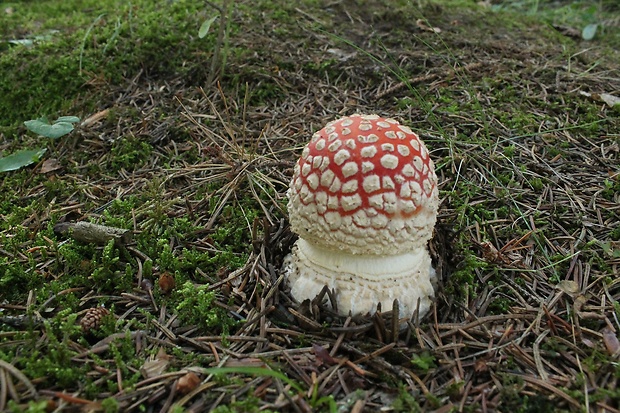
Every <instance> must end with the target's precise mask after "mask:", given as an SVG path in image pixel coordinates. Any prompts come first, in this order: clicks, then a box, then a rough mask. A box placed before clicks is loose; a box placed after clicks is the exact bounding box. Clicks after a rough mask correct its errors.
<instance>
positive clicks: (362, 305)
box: [285, 238, 435, 316]
mask: <svg viewBox="0 0 620 413" xmlns="http://www.w3.org/2000/svg"><path fill="white" fill-rule="evenodd" d="M429 269H430V271H429ZM285 271H286V273H287V275H288V280H289V283H290V285H291V294H292V295H293V296H294V297H296V298H297V299H298V300H299V301H303V300H304V299H306V298H308V299H313V298H314V297H315V296H317V295H318V294H319V293H320V292H321V289H322V288H323V287H324V286H325V285H326V286H327V287H328V288H329V289H330V290H334V291H335V292H336V296H337V297H338V306H339V308H338V312H339V313H340V314H348V313H349V312H350V313H351V314H359V313H364V312H370V313H374V312H375V311H376V309H377V304H378V303H381V308H383V309H384V310H387V309H391V308H392V303H393V301H394V299H398V302H399V306H400V316H403V315H406V316H409V315H411V314H413V313H414V312H415V311H416V310H418V311H419V312H420V314H425V313H426V312H427V311H428V309H429V308H430V304H431V297H433V295H434V293H433V286H432V283H431V279H432V278H434V276H435V271H434V269H433V268H432V264H431V258H430V255H429V253H428V250H427V249H426V247H422V248H418V249H416V250H414V251H412V252H407V253H402V254H398V255H359V254H351V253H347V252H343V251H338V250H335V249H326V248H323V247H320V246H316V245H313V244H311V243H309V242H307V241H305V240H304V239H301V238H300V239H298V240H297V243H296V244H295V246H294V247H293V254H291V255H289V256H288V258H287V262H286V263H285ZM418 300H419V307H418ZM369 309H370V310H369Z"/></svg>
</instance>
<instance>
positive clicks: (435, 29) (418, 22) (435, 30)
mask: <svg viewBox="0 0 620 413" xmlns="http://www.w3.org/2000/svg"><path fill="white" fill-rule="evenodd" d="M415 24H416V26H418V28H419V29H422V30H424V31H425V32H433V33H441V29H440V28H439V27H431V26H429V25H428V24H426V21H424V20H423V19H418V20H416V22H415Z"/></svg>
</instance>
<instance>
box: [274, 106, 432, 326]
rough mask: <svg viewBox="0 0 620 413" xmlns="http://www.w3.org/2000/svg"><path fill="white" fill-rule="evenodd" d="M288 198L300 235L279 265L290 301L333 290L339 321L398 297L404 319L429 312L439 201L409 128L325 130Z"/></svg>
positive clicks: (372, 118) (386, 122)
mask: <svg viewBox="0 0 620 413" xmlns="http://www.w3.org/2000/svg"><path fill="white" fill-rule="evenodd" d="M287 195H288V198H289V201H288V212H289V221H290V225H291V229H292V231H293V232H295V233H296V234H297V235H299V239H298V240H297V241H296V243H295V245H294V246H293V249H292V251H291V254H289V255H288V256H287V257H286V259H285V262H284V266H283V270H284V272H285V276H286V277H287V280H288V283H289V285H290V288H291V294H292V296H293V298H295V299H296V300H297V301H299V302H301V301H303V300H305V299H313V298H315V297H316V296H317V295H318V294H319V293H320V292H321V290H322V289H323V288H324V286H327V287H328V288H329V289H330V290H332V291H334V292H335V296H336V307H337V310H338V313H340V314H341V315H347V314H349V313H350V314H352V315H356V314H366V313H374V312H375V311H376V310H377V305H378V304H379V303H381V308H383V309H391V308H392V305H393V301H394V300H395V299H398V302H399V312H400V314H399V316H400V317H401V318H402V317H411V316H412V315H413V314H414V313H415V312H416V311H418V314H419V316H423V315H424V314H426V312H428V309H429V308H430V304H431V299H432V297H433V295H434V291H433V286H432V283H431V280H432V279H433V278H434V277H435V271H434V269H433V267H432V263H431V258H430V255H429V252H428V249H427V244H428V241H429V239H430V238H431V237H432V234H433V227H434V226H435V222H436V220H437V209H438V205H439V194H438V188H437V175H436V174H435V169H434V165H433V161H432V160H431V159H430V156H429V153H428V150H427V149H426V146H425V145H424V143H423V142H422V141H421V140H420V139H419V138H418V136H417V135H416V134H415V133H413V132H412V131H411V129H409V128H408V127H406V126H403V125H400V124H399V123H398V122H397V121H395V120H394V119H389V118H381V117H379V116H377V115H359V114H356V115H351V116H347V117H344V118H341V119H338V120H335V121H332V122H330V123H328V124H327V125H326V126H325V127H324V128H323V129H321V130H320V131H318V132H316V133H315V134H314V135H313V136H312V139H311V141H310V142H309V143H308V145H307V146H306V147H305V148H304V150H303V152H302V155H301V158H300V159H299V162H298V163H297V164H296V165H295V170H294V174H293V177H292V180H291V184H290V188H289V190H288V192H287Z"/></svg>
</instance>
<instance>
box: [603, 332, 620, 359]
mask: <svg viewBox="0 0 620 413" xmlns="http://www.w3.org/2000/svg"><path fill="white" fill-rule="evenodd" d="M602 333H603V343H605V348H606V349H607V352H608V353H609V354H610V355H612V356H616V355H618V354H620V341H618V336H616V333H614V332H613V331H612V330H611V328H609V327H605V328H604V329H603V331H602Z"/></svg>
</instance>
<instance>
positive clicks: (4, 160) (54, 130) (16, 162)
mask: <svg viewBox="0 0 620 413" xmlns="http://www.w3.org/2000/svg"><path fill="white" fill-rule="evenodd" d="M79 121H80V118H78V117H75V116H61V117H59V118H58V119H56V120H55V121H54V122H53V123H50V122H49V121H48V120H47V118H45V117H42V118H39V119H33V120H28V121H26V122H24V125H26V128H28V130H30V131H32V132H34V133H36V134H37V135H40V136H43V137H46V138H50V139H58V138H60V137H62V136H65V135H66V134H68V133H70V132H71V131H72V130H73V124H74V123H76V122H79ZM46 151H47V149H45V148H37V149H22V150H20V151H17V152H14V153H12V154H11V155H8V156H5V157H0V172H8V171H14V170H16V169H20V168H23V167H24V166H28V165H30V164H33V163H35V162H38V161H39V160H40V159H41V157H42V156H43V154H44V153H45V152H46Z"/></svg>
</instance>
